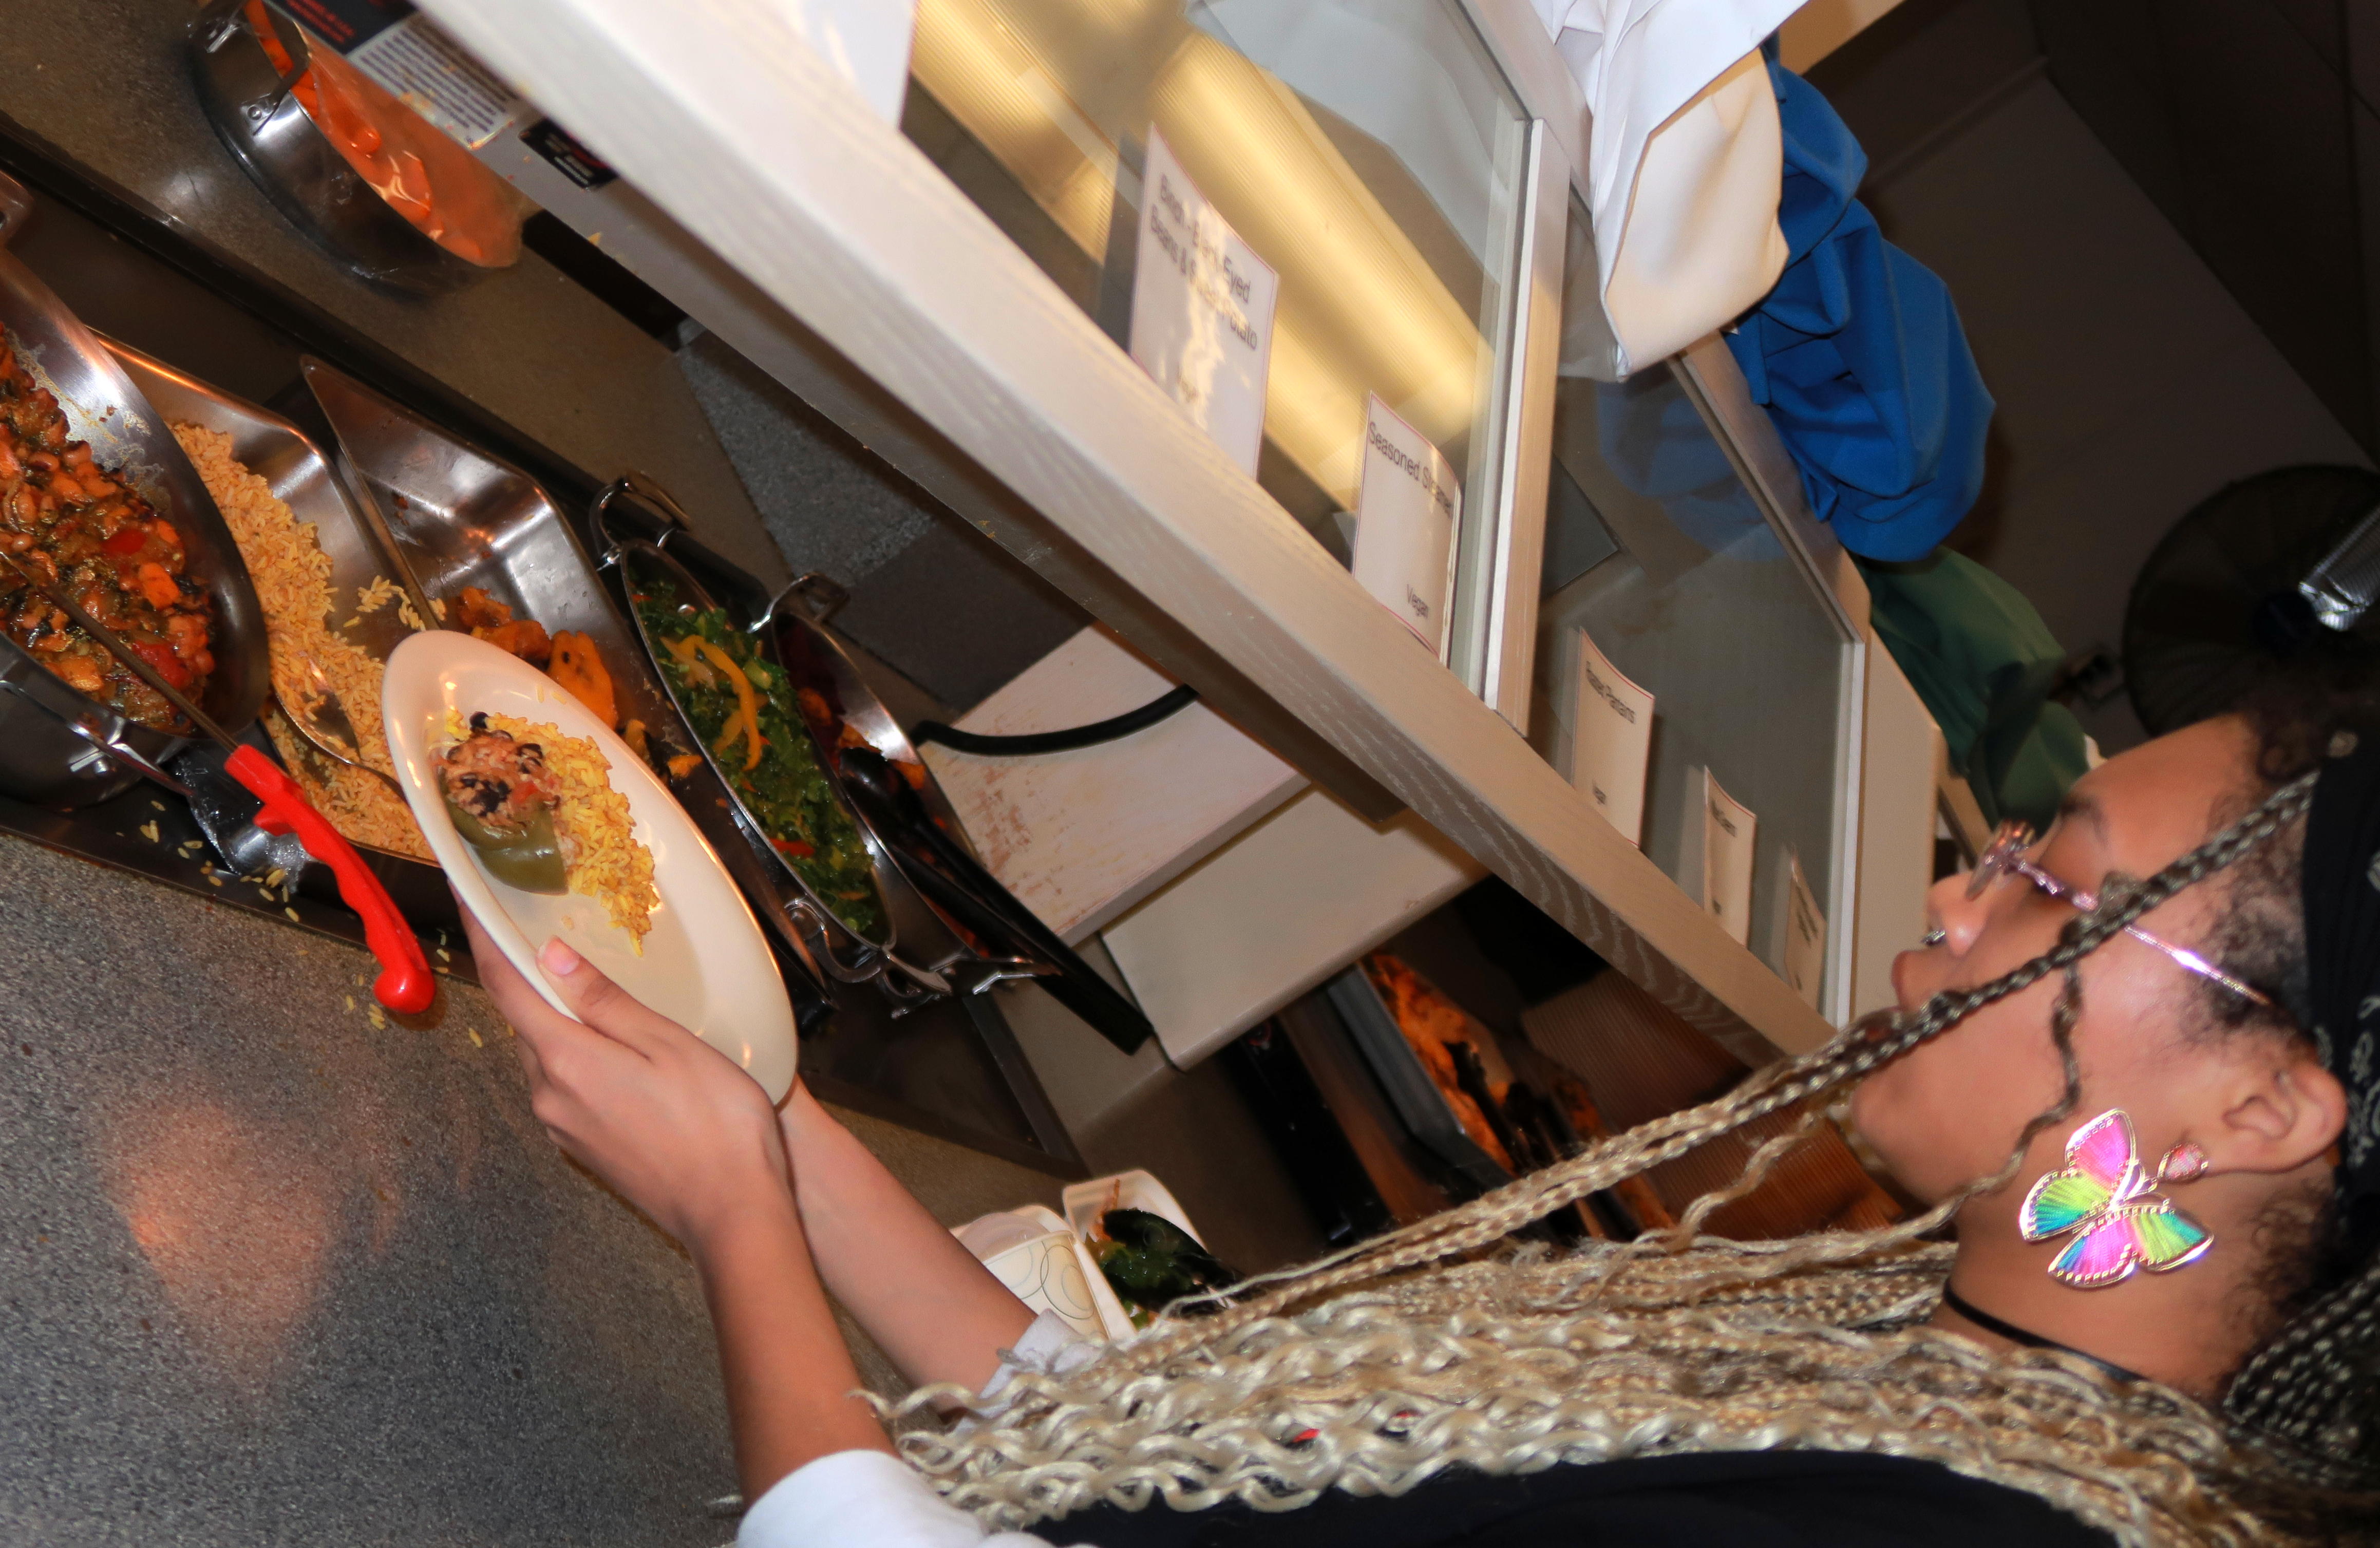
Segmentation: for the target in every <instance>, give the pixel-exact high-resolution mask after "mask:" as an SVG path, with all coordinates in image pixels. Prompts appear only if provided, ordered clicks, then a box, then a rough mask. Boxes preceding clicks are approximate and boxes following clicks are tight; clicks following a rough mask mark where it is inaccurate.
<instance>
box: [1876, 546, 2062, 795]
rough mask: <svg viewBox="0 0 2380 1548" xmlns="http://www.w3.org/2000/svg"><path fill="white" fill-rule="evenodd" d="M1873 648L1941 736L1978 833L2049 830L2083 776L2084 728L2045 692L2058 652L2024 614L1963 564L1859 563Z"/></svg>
mask: <svg viewBox="0 0 2380 1548" xmlns="http://www.w3.org/2000/svg"><path fill="white" fill-rule="evenodd" d="M1860 569H1861V571H1862V572H1863V573H1864V575H1865V576H1866V578H1867V589H1868V596H1869V598H1870V603H1871V612H1870V619H1871V621H1872V622H1873V624H1874V625H1875V628H1876V638H1877V639H1879V640H1883V641H1884V644H1885V648H1886V649H1888V650H1889V651H1890V652H1892V659H1893V660H1894V661H1896V662H1899V663H1900V670H1901V672H1902V673H1903V674H1904V675H1905V676H1907V677H1908V678H1909V686H1910V687H1912V688H1913V689H1916V690H1917V697H1918V698H1920V699H1922V700H1924V701H1925V707H1926V709H1927V710H1929V711H1931V712H1932V713H1933V715H1934V720H1935V723H1936V724H1937V725H1940V726H1941V727H1942V737H1943V739H1944V740H1945V741H1947V742H1949V744H1950V767H1951V768H1952V770H1954V771H1955V772H1956V773H1958V774H1961V776H1963V777H1964V778H1965V779H1966V781H1967V784H1968V785H1969V786H1971V787H1972V788H1973V790H1974V792H1975V803H1976V804H1977V805H1978V806H1981V807H1982V808H1983V809H1984V817H1985V821H1987V822H1991V823H1998V822H2000V821H2001V820H2002V819H2004V818H2009V817H2021V818H2022V819H2024V820H2025V821H2026V822H2028V823H2032V824H2034V827H2036V828H2046V827H2047V826H2048V825H2049V822H2050V820H2051V819H2052V818H2054V817H2056V816H2057V815H2058V802H2060V801H2062V800H2064V799H2065V798H2066V791H2067V787H2068V786H2071V785H2072V784H2073V783H2074V782H2075V781H2076V780H2077V779H2080V778H2081V777H2082V776H2083V770H2084V769H2086V768H2088V767H2089V766H2090V765H2089V762H2088V760H2087V758H2086V756H2085V754H2084V752H2083V725H2082V723H2081V722H2080V721H2078V720H2076V719H2075V718H2074V714H2073V712H2072V711H2070V710H2069V709H2067V708H2066V706H2065V705H2063V704H2058V703H2053V702H2051V701H2050V699H2049V690H2050V689H2052V688H2053V687H2055V686H2056V685H2057V682H2058V674H2059V673H2060V671H2061V670H2062V669H2063V668H2064V666H2065V664H2066V652H2065V650H2064V648H2063V647H2061V646H2060V645H2059V644H2058V640H2057V638H2056V637H2055V636H2054V635H2052V634H2051V633H2050V632H2049V626H2048V625H2046V624H2045V623H2043V622H2042V621H2041V615H2040V613H2039V612H2037V611H2036V610H2035V609H2034V605H2033V603H2029V602H2027V601H2025V599H2024V597H2023V595H2022V593H2021V592H2019V591H2017V589H2016V588H2015V587H2013V586H2011V585H2010V584H2009V583H2008V582H2007V581H2005V580H2003V579H2000V578H1999V577H1998V576H1997V575H1994V574H1993V573H1992V572H1991V571H1990V570H1987V569H1985V567H1983V566H1981V565H1979V564H1977V563H1975V562H1974V561H1973V559H1970V558H1967V557H1966V556H1965V555H1959V554H1952V553H1950V552H1949V551H1948V550H1945V549H1938V548H1937V549H1936V550H1935V551H1934V552H1933V553H1932V554H1929V555H1926V556H1925V558H1923V559H1917V560H1913V561H1912V562H1910V563H1908V564H1899V565H1888V564H1878V563H1875V562H1872V561H1869V560H1861V561H1860Z"/></svg>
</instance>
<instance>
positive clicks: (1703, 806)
mask: <svg viewBox="0 0 2380 1548" xmlns="http://www.w3.org/2000/svg"><path fill="white" fill-rule="evenodd" d="M1686 797H1687V801H1688V811H1689V815H1688V816H1687V818H1686V831H1685V843H1684V845H1683V846H1682V849H1683V851H1684V852H1683V854H1682V856H1681V857H1680V858H1681V859H1682V860H1683V861H1684V864H1685V872H1686V874H1687V876H1689V877H1690V878H1693V879H1694V880H1695V881H1698V882H1700V883H1701V884H1702V905H1703V908H1705V909H1706V910H1708V912H1709V914H1710V916H1711V918H1713V919H1715V920H1718V922H1719V928H1720V929H1722V930H1724V931H1726V932H1728V934H1729V936H1730V937H1731V938H1732V939H1733V940H1734V941H1735V943H1736V944H1737V945H1744V944H1746V943H1748V942H1749V941H1750V940H1751V938H1752V859H1753V852H1754V846H1755V843H1756V841H1757V840H1758V838H1759V831H1760V820H1759V819H1758V818H1756V817H1755V816H1754V815H1753V814H1752V809H1751V808H1750V807H1747V806H1745V805H1744V804H1743V802H1742V801H1739V800H1737V799H1736V798H1734V797H1732V796H1730V795H1729V794H1728V793H1727V792H1726V791H1725V790H1722V789H1720V788H1719V784H1718V780H1716V779H1714V778H1712V777H1711V772H1710V771H1709V770H1708V769H1694V770H1692V771H1690V772H1689V773H1688V774H1687V775H1686ZM1695 808H1700V810H1701V813H1702V820H1701V821H1700V822H1696V821H1695V820H1694V816H1693V815H1692V812H1693V811H1694V809H1695Z"/></svg>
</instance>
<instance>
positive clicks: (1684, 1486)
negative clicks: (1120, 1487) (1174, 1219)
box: [1033, 1451, 2115, 1548]
mask: <svg viewBox="0 0 2380 1548" xmlns="http://www.w3.org/2000/svg"><path fill="white" fill-rule="evenodd" d="M1033 1530H1034V1531H1036V1532H1037V1533H1038V1534H1039V1535H1041V1536H1043V1537H1045V1538H1048V1539H1049V1540H1050V1542H1053V1543H1061V1544H1075V1543H1084V1544H1091V1545H1094V1548H1270V1545H1272V1544H1276V1543H1278V1544H1281V1545H1282V1548H1288V1545H1290V1544H1294V1545H1295V1548H1424V1545H1426V1544H1427V1545H1431V1548H1435V1545H1437V1544H1442V1543H1462V1544H1464V1545H1465V1548H1537V1545H1540V1544H1553V1543H1559V1544H1562V1545H1564V1548H1607V1545H1608V1548H2008V1545H2010V1544H2011V1543H2022V1544H2023V1545H2024V1548H2113V1543H2114V1541H2115V1540H2114V1539H2113V1538H2111V1537H2109V1536H2108V1535H2107V1533H2105V1532H2102V1531H2099V1530H2096V1529H2095V1528H2091V1527H2086V1526H2084V1525H2083V1523H2082V1522H2080V1521H2078V1520H2076V1519H2075V1518H2073V1517H2071V1516H2069V1515H2067V1514H2066V1513H2065V1512H2064V1511H2062V1510H2059V1509H2058V1508H2057V1507H2056V1506H2054V1505H2050V1504H2049V1503H2048V1502H2047V1501H2046V1500H2043V1499H2041V1498H2039V1497H2038V1496H2036V1495H2033V1494H2028V1493H2023V1492H2022V1490H2016V1489H2010V1488H2005V1487H2003V1486H2001V1485H1999V1484H1997V1483H1983V1482H1978V1481H1975V1480H1973V1479H1971V1478H1965V1477H1962V1476H1961V1475H1960V1474H1958V1473H1954V1472H1952V1471H1951V1470H1950V1469H1948V1468H1945V1467H1942V1466H1940V1465H1938V1464H1937V1463H1933V1462H1919V1461H1913V1460H1911V1459H1909V1458H1906V1457H1873V1456H1869V1455H1867V1454H1865V1453H1860V1452H1826V1451H1752V1452H1701V1453H1696V1454H1694V1455H1692V1456H1683V1457H1637V1458H1633V1459H1632V1460H1629V1461H1624V1462H1602V1463H1596V1464H1592V1465H1588V1466H1579V1467H1555V1468H1548V1469H1546V1470H1545V1471H1543V1472H1540V1473H1533V1474H1531V1475H1529V1476H1528V1477H1526V1478H1488V1477H1485V1476H1483V1475H1481V1474H1478V1473H1475V1472H1470V1471H1467V1470H1466V1471H1464V1472H1462V1473H1457V1474H1453V1475H1451V1476H1449V1477H1447V1478H1443V1479H1439V1480H1435V1481H1431V1482H1429V1483H1426V1484H1423V1485H1422V1486H1421V1487H1420V1488H1418V1489H1415V1490H1414V1491H1413V1492H1412V1493H1408V1494H1406V1495H1404V1496H1403V1497H1402V1498H1399V1499H1386V1498H1379V1497H1373V1498H1364V1499H1359V1498H1357V1497H1355V1496H1354V1495H1352V1494H1345V1493H1339V1492H1338V1491H1336V1490H1333V1491H1332V1492H1330V1493H1328V1494H1325V1495H1324V1496H1323V1497H1322V1498H1321V1499H1319V1500H1317V1501H1315V1502H1314V1503H1313V1504H1312V1505H1306V1506H1305V1507H1304V1508H1302V1509H1298V1510H1291V1511H1281V1512H1266V1511H1259V1510H1255V1509H1251V1508H1250V1507H1248V1506H1246V1505H1237V1504H1233V1505H1218V1506H1216V1507H1215V1508H1213V1509H1211V1510H1200V1511H1176V1510H1170V1509H1168V1508H1166V1506H1165V1505H1162V1504H1158V1505H1150V1506H1149V1507H1148V1508H1147V1509H1146V1510H1140V1511H1131V1510H1123V1509H1119V1508H1118V1507H1116V1506H1114V1505H1099V1506H1097V1507H1095V1508H1093V1509H1090V1510H1082V1511H1076V1512H1075V1514H1074V1515H1072V1516H1068V1517H1066V1518H1063V1519H1062V1520H1058V1521H1045V1522H1042V1523H1041V1524H1040V1525H1038V1526H1037V1527H1035V1528H1034V1529H1033Z"/></svg>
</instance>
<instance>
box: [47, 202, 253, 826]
mask: <svg viewBox="0 0 2380 1548" xmlns="http://www.w3.org/2000/svg"><path fill="white" fill-rule="evenodd" d="M0 189H5V190H6V191H5V195H0V209H6V210H9V211H11V212H14V211H18V210H21V208H22V207H23V203H22V201H23V199H24V194H23V190H22V189H18V188H17V187H16V186H15V184H14V183H13V182H10V181H9V180H8V179H6V178H5V177H0ZM13 224H14V222H13V215H12V218H11V219H10V220H9V221H6V222H0V238H6V236H8V235H10V234H12V233H11V230H10V227H11V226H12V225H13ZM0 326H5V327H6V331H7V335H8V341H9V344H10V346H11V347H13V348H14V349H15V350H16V352H17V355H18V359H19V360H22V361H23V362H24V363H25V366H26V368H27V369H28V370H29V371H30V372H32V374H33V377H34V379H35V380H36V381H37V382H39V383H40V384H42V386H43V387H45V388H47V389H48V390H50V391H51V392H53V393H55V394H56V395H57V399H58V405H59V407H60V408H61V409H63V410H64V411H65V414H66V419H67V429H68V432H69V433H71V434H72V435H73V436H74V437H75V438H76V439H77V440H80V441H87V442H89V443H90V445H91V456H92V457H93V459H94V460H95V461H96V462H97V463H98V464H99V465H100V466H101V467H103V468H105V469H108V471H109V472H110V473H111V474H112V475H114V476H115V477H116V478H118V479H121V480H122V481H125V482H126V483H128V484H129V485H130V486H131V487H132V488H134V489H135V490H138V491H139V492H140V494H141V496H142V497H143V498H145V499H146V500H148V502H149V503H150V504H151V505H152V506H154V507H155V508H156V510H157V512H158V514H159V515H161V516H163V517H164V518H166V519H167V520H169V521H171V522H173V523H174V526H175V530H176V531H178V532H180V533H181V534H182V535H183V538H184V541H185V545H186V547H187V549H188V554H189V558H190V573H191V574H192V575H193V576H195V577H196V578H198V579H199V580H200V582H201V583H202V584H203V585H204V586H205V587H206V590H207V592H208V594H209V596H210V597H211V598H212V601H213V603H214V615H215V617H214V623H215V628H214V640H213V649H214V655H215V672H214V675H213V676H212V677H210V678H209V679H208V681H207V686H206V691H205V693H204V694H203V695H202V696H201V699H200V707H201V708H202V709H203V710H205V711H206V713H208V714H210V715H212V717H213V718H214V719H215V720H217V721H219V722H222V723H223V724H225V725H246V724H247V723H248V722H249V721H250V720H252V719H254V718H255V716H256V713H257V711H258V709H259V708H260V707H261V705H262V704H263V702H264V697H265V694H266V693H267V691H269V687H270V685H269V681H268V664H267V661H266V657H265V640H264V618H263V614H262V613H261V610H260V609H259V608H258V606H257V602H256V592H255V591H254V589H253V588H251V587H250V586H249V580H248V573H247V571H246V569H245V568H244V567H242V566H241V564H240V562H239V551H238V548H237V545H236V544H235V543H234V542H233V541H232V536H231V531H230V530H229V529H228V528H226V527H225V525H224V519H223V515H222V513H221V512H220V511H218V510H216V509H215V503H214V501H213V499H212V498H211V497H210V496H209V495H208V494H207V490H206V485H205V484H204V483H202V482H200V479H199V475H198V470H197V469H194V468H192V467H191V466H190V461H189V458H188V457H185V456H183V455H182V448H181V445H180V443H178V442H176V440H175V439H174V436H173V433H172V432H171V431H170V430H169V429H168V428H167V427H166V424H165V421H164V419H163V418H162V417H160V415H159V414H158V412H157V410H156V409H155V408H154V407H152V405H151V404H150V402H149V401H148V399H147V398H146V397H145V396H143V395H142V394H141V392H140V389H139V388H137V387H135V386H134V385H133V384H132V382H131V380H130V378H129V377H128V376H127V375H126V373H125V372H124V371H123V370H122V369H121V368H120V367H119V366H118V365H117V363H116V361H115V358H114V357H113V356H111V355H110V354H109V353H108V352H107V350H106V349H105V348H104V347H103V346H102V345H101V343H100V342H99V339H98V336H97V335H94V334H92V333H91V331H90V330H89V329H87V328H85V327H84V326H83V325H82V324H81V323H79V321H77V320H76V319H75V317H74V316H73V314H72V313H70V312H68V311H67V309H66V308H65V307H64V306H63V305H61V304H60V303H59V301H58V299H57V298H56V297H55V296H54V295H53V294H51V292H50V289H49V287H48V286H45V285H43V284H42V282H41V281H40V280H39V279H37V278H35V277H34V275H33V274H32V273H31V271H30V270H28V269H27V268H26V267H25V266H24V265H23V264H22V263H20V262H18V261H17V259H16V258H15V256H14V255H12V254H9V253H7V252H6V251H5V250H0ZM0 660H6V661H7V662H9V663H11V664H21V665H22V666H23V667H25V668H29V669H30V671H32V672H34V673H39V674H41V675H42V676H47V675H48V674H47V672H46V670H45V669H43V668H42V667H41V666H39V665H38V664H35V663H34V662H33V661H32V658H31V657H30V656H29V655H28V654H27V653H26V652H24V650H23V649H22V648H21V647H20V646H18V644H17V643H16V641H15V640H9V639H6V637H5V636H0ZM0 676H6V678H7V679H8V680H9V681H10V682H11V683H12V684H14V685H15V686H16V687H17V688H18V689H25V690H27V691H20V692H17V693H12V694H10V695H9V696H8V697H7V699H6V701H5V702H0V791H5V792H6V793H7V794H9V795H13V796H16V797H18V798H19V799H24V800H31V801H38V802H41V803H42V804H44V805H77V804H81V803H83V802H87V801H96V800H101V799H104V798H107V797H110V796H113V795H116V794H119V793H121V792H122V791H123V790H125V789H126V788H128V786H130V784H131V783H132V782H133V781H134V780H136V779H138V778H140V774H139V773H138V771H137V769H136V768H134V767H131V766H128V764H127V762H125V761H124V760H119V759H109V758H106V757H104V756H100V755H96V754H95V753H94V752H93V749H92V743H91V739H90V737H87V736H86V735H84V734H83V733H82V732H81V731H79V730H76V729H72V728H70V727H71V726H73V725H80V724H82V720H81V719H80V718H77V717H71V716H70V718H69V719H68V720H67V721H60V720H58V719H56V718H55V717H53V716H50V715H47V714H41V713H29V711H28V708H27V706H29V705H30V704H34V703H41V702H45V701H48V700H49V698H50V697H51V696H49V695H47V694H46V693H39V692H36V691H34V690H30V688H29V685H30V678H29V677H28V676H26V675H25V672H24V671H21V670H11V671H8V672H6V673H5V674H0ZM61 686H63V685H61ZM77 697H78V698H79V695H78V696H77ZM107 718H108V719H110V720H112V721H114V722H115V725H113V726H112V727H111V728H110V734H109V735H106V736H104V737H103V738H102V743H103V745H104V744H105V743H111V742H113V743H120V744H121V745H122V746H123V747H124V748H126V749H127V750H130V751H132V752H133V753H135V754H137V756H138V757H139V758H140V759H141V760H143V761H145V762H148V763H150V764H152V765H153V764H162V763H163V762H165V760H166V759H168V758H170V757H171V756H172V755H173V753H174V752H175V750H176V748H177V746H178V740H177V738H176V737H171V736H168V735H166V734H164V733H163V732H158V731H152V730H151V729H149V728H148V727H146V726H141V725H133V724H132V723H130V722H128V721H125V720H123V719H122V717H120V716H114V715H112V714H110V715H108V716H107Z"/></svg>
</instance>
